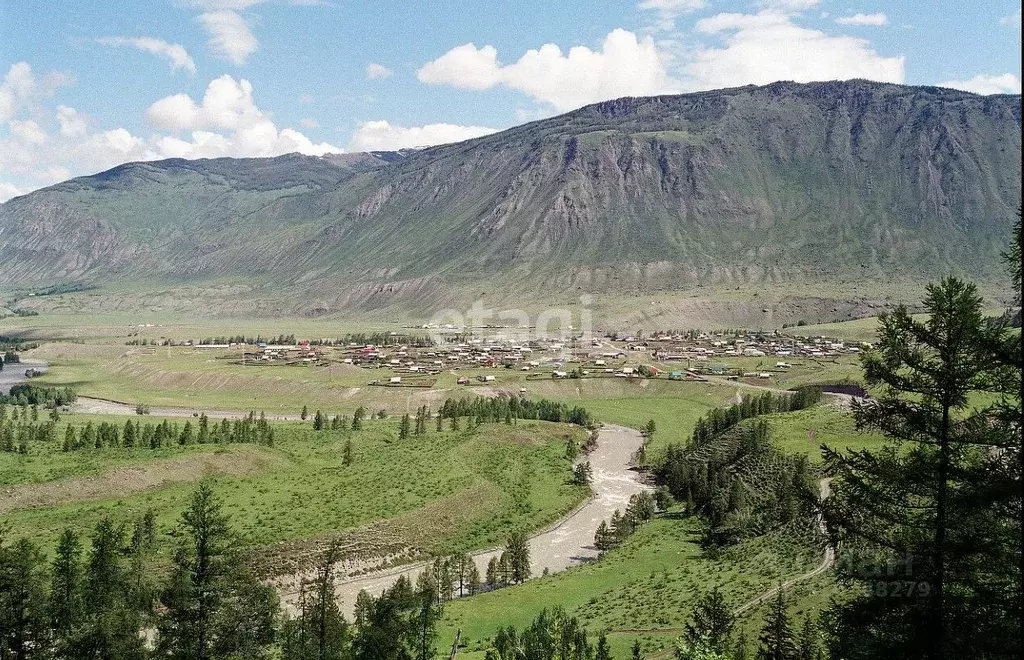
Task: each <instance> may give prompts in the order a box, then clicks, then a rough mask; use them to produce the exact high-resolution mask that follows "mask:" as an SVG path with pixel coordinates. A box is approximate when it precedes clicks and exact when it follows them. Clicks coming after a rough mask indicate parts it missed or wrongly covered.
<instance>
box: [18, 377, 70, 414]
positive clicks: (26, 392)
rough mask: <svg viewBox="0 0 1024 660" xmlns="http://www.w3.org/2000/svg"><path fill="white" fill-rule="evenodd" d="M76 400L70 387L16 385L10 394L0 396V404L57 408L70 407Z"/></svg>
mask: <svg viewBox="0 0 1024 660" xmlns="http://www.w3.org/2000/svg"><path fill="white" fill-rule="evenodd" d="M77 398H78V397H77V396H75V391H74V390H73V389H71V388H70V387H39V386H37V385H29V384H28V383H18V384H16V385H11V391H10V394H6V395H3V394H0V404H5V403H6V404H13V405H16V406H37V405H38V406H44V407H46V408H58V407H60V406H69V405H71V404H72V403H74V402H75V399H77Z"/></svg>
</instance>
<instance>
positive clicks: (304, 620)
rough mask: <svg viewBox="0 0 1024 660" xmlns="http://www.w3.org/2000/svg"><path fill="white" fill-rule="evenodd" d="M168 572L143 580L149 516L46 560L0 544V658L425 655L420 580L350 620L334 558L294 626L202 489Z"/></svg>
mask: <svg viewBox="0 0 1024 660" xmlns="http://www.w3.org/2000/svg"><path fill="white" fill-rule="evenodd" d="M176 537H177V539H178V543H177V548H176V550H175V552H174V553H173V555H172V557H171V562H170V567H169V570H167V571H165V572H164V573H163V575H162V577H156V576H154V574H153V572H152V560H153V557H154V553H155V548H156V544H157V530H156V521H155V516H154V515H153V514H152V512H148V513H146V514H145V515H143V516H141V517H140V518H138V519H137V520H135V521H134V522H133V524H132V525H130V526H124V525H117V524H115V523H114V522H113V521H112V520H111V519H110V518H104V519H103V520H101V521H100V522H99V523H98V524H97V526H96V528H95V529H94V531H93V532H92V534H91V536H90V538H89V539H88V541H87V542H83V540H82V539H81V538H79V536H78V535H77V534H76V533H75V532H72V531H65V532H64V533H63V534H62V536H61V538H60V541H59V543H58V545H57V549H56V551H55V553H54V557H53V559H52V560H51V561H49V562H48V561H47V560H46V559H45V557H44V555H43V553H42V551H41V549H40V548H39V547H38V546H37V545H36V544H35V543H33V542H32V541H30V540H28V539H18V540H16V541H14V542H13V543H9V542H8V541H9V538H8V535H7V533H6V532H5V533H0V658H12V659H17V660H56V659H57V658H60V659H61V660H95V659H98V658H106V659H111V660H114V659H117V660H145V659H147V658H171V659H174V660H214V659H217V660H220V659H224V660H228V659H236V658H251V659H264V658H271V657H281V658H283V659H284V660H309V659H310V658H317V659H319V660H379V659H380V658H402V659H405V660H412V659H414V658H416V659H420V660H426V659H427V658H430V657H432V655H433V642H434V640H435V628H436V621H437V619H438V616H439V609H438V608H437V606H436V603H437V601H438V592H437V589H436V587H435V586H434V584H433V583H432V582H431V578H430V572H429V571H428V572H427V574H426V577H425V578H424V579H422V580H421V581H420V582H419V583H418V584H417V585H416V586H415V587H414V586H413V585H412V584H410V582H409V581H408V580H407V579H405V578H404V577H402V578H400V579H399V580H398V581H397V582H396V583H395V585H393V586H392V587H391V588H390V589H388V590H387V591H386V592H385V593H383V594H382V595H381V596H379V597H377V598H374V597H371V596H369V595H368V594H366V593H365V592H364V593H362V594H360V598H359V601H358V603H357V607H356V613H355V620H354V622H353V623H351V624H350V623H349V622H348V621H346V620H345V618H344V617H343V616H342V613H341V612H340V610H339V609H338V605H337V601H336V600H335V597H334V587H335V584H334V580H335V576H334V572H333V571H334V564H335V560H336V556H335V555H333V554H331V553H328V557H326V559H325V561H324V562H323V564H322V565H321V566H320V567H319V568H318V570H317V571H316V574H315V575H314V577H313V578H312V579H311V580H309V581H307V582H304V583H303V585H302V589H301V592H300V596H299V603H298V612H297V614H296V615H294V616H293V615H288V614H285V615H283V616H282V614H281V608H280V603H279V599H278V596H277V592H276V591H275V590H274V589H273V588H272V587H268V586H266V585H264V584H262V583H261V582H260V581H259V580H257V579H256V578H255V576H254V575H253V574H252V573H251V572H250V571H249V570H248V568H247V567H246V562H244V561H241V559H240V557H239V556H238V555H237V550H236V548H237V544H236V543H235V539H234V536H233V534H232V531H231V526H230V521H229V519H228V517H227V515H226V514H225V513H224V511H223V508H222V505H221V503H220V502H219V500H218V499H217V498H216V497H215V496H214V494H213V492H212V491H211V489H210V488H209V486H208V485H205V484H203V485H201V486H200V487H199V488H198V489H197V490H196V491H195V493H194V494H193V497H192V500H191V502H190V504H189V506H188V508H187V509H186V510H185V511H184V512H183V514H182V516H181V519H180V521H179V524H178V526H177V528H176Z"/></svg>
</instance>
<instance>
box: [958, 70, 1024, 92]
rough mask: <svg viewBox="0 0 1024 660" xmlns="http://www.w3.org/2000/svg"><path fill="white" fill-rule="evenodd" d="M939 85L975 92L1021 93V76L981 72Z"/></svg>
mask: <svg viewBox="0 0 1024 660" xmlns="http://www.w3.org/2000/svg"><path fill="white" fill-rule="evenodd" d="M939 87H951V88H953V89H960V90H963V91H965V92H973V93H975V94H984V95H987V94H1020V90H1021V85H1020V78H1018V77H1017V76H1015V75H1014V74H1012V73H1004V74H1002V75H993V76H990V75H986V74H983V73H980V74H978V75H976V76H974V77H973V78H971V79H970V80H947V81H946V82H940V83H939Z"/></svg>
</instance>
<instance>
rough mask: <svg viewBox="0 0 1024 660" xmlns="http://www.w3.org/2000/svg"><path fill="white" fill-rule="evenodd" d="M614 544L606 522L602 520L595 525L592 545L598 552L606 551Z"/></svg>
mask: <svg viewBox="0 0 1024 660" xmlns="http://www.w3.org/2000/svg"><path fill="white" fill-rule="evenodd" d="M616 545H617V543H616V542H615V538H614V536H613V535H612V533H611V531H610V530H609V529H608V523H606V522H605V521H603V520H602V521H601V524H600V525H598V526H597V531H596V532H595V533H594V547H595V548H597V550H598V552H608V551H609V550H611V549H612V548H614V547H615V546H616Z"/></svg>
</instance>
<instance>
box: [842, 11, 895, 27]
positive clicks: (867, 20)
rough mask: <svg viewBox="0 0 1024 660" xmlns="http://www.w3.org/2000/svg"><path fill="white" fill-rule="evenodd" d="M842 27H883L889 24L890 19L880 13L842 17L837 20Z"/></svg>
mask: <svg viewBox="0 0 1024 660" xmlns="http://www.w3.org/2000/svg"><path fill="white" fill-rule="evenodd" d="M836 23H839V24H840V25H874V26H881V25H887V24H888V23H889V17H888V16H886V15H885V14H883V13H882V12H878V13H876V14H854V15H853V16H840V17H839V18H837V19H836Z"/></svg>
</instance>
